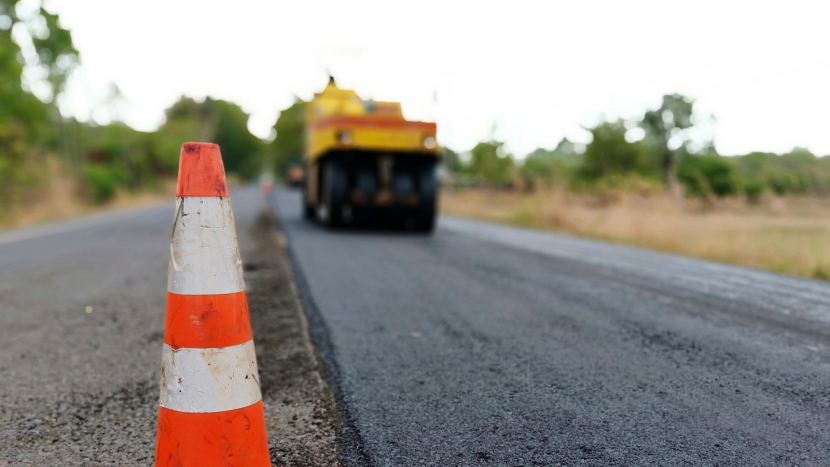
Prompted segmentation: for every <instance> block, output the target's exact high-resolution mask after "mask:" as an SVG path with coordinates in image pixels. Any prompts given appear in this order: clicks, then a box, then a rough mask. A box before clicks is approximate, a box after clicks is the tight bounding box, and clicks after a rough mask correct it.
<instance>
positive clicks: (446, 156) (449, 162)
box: [440, 147, 464, 174]
mask: <svg viewBox="0 0 830 467" xmlns="http://www.w3.org/2000/svg"><path fill="white" fill-rule="evenodd" d="M440 156H441V165H442V166H443V167H444V169H445V170H446V171H447V172H449V173H451V174H457V173H459V172H461V171H463V170H464V162H463V161H462V160H461V156H459V154H458V153H457V152H455V151H453V150H452V149H450V148H448V147H441V153H440Z"/></svg>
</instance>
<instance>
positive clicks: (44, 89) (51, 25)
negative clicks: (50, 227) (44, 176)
mask: <svg viewBox="0 0 830 467" xmlns="http://www.w3.org/2000/svg"><path fill="white" fill-rule="evenodd" d="M17 4H18V1H17V0H0V206H4V207H7V206H9V205H10V204H11V203H10V201H11V200H12V198H14V197H16V196H17V194H18V193H19V191H20V189H21V188H22V187H23V186H25V185H27V184H29V183H31V182H33V180H34V179H35V174H36V171H32V170H29V167H27V166H29V165H31V161H30V159H31V156H32V154H33V153H34V152H36V151H35V148H39V147H41V146H42V143H43V142H44V141H49V140H54V139H53V135H54V131H53V128H54V127H53V126H51V125H49V123H50V120H53V121H55V122H56V123H57V122H59V121H60V114H59V113H58V112H57V107H56V106H55V105H54V104H53V102H54V97H55V96H56V95H57V94H58V93H59V92H60V90H61V89H62V86H63V83H64V82H65V80H66V77H67V76H68V75H69V73H70V72H71V70H72V69H73V68H74V66H75V65H76V64H77V57H78V52H77V50H75V47H74V46H73V44H72V38H71V36H70V34H69V31H68V30H66V29H63V28H61V27H60V25H59V21H58V17H57V15H53V14H51V13H49V12H47V11H46V10H44V9H43V8H42V7H41V6H40V4H39V3H27V4H26V5H25V7H23V8H17ZM12 29H14V30H15V36H14V38H13V37H12ZM18 42H19V43H18ZM24 68H25V69H32V68H36V69H37V70H38V73H37V75H39V76H41V78H40V79H37V80H32V79H29V80H26V81H25V82H24V81H22V76H23V71H24ZM33 75H34V74H33ZM35 95H37V97H35Z"/></svg>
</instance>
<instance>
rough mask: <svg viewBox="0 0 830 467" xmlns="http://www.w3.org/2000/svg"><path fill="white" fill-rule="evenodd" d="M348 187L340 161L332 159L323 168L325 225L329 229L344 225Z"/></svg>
mask: <svg viewBox="0 0 830 467" xmlns="http://www.w3.org/2000/svg"><path fill="white" fill-rule="evenodd" d="M347 191H348V185H347V180H346V170H345V168H344V167H343V164H342V163H341V162H340V161H337V160H334V159H330V160H328V161H326V163H325V165H324V166H323V199H322V204H323V206H324V207H325V215H324V216H323V219H322V220H323V223H324V224H325V225H326V226H327V227H329V228H336V227H340V226H342V225H343V224H344V220H345V219H344V216H343V214H344V210H345V209H344V208H346V195H347Z"/></svg>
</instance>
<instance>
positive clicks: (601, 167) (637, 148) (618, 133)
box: [580, 120, 644, 180]
mask: <svg viewBox="0 0 830 467" xmlns="http://www.w3.org/2000/svg"><path fill="white" fill-rule="evenodd" d="M589 131H590V132H591V136H593V140H592V141H591V143H590V144H589V145H588V147H587V148H586V149H585V162H584V164H583V165H582V167H581V169H580V172H581V174H582V175H583V176H584V177H586V178H588V179H593V180H597V179H600V178H602V177H606V176H608V175H625V174H629V173H632V172H636V171H638V170H639V169H640V168H641V167H642V163H643V159H644V153H643V147H642V145H641V144H640V143H639V142H636V143H631V142H628V141H627V140H626V139H625V134H626V131H627V130H626V128H625V124H624V123H623V122H622V121H620V120H617V121H613V122H603V123H601V124H599V125H597V126H596V127H594V128H591V129H590V130H589Z"/></svg>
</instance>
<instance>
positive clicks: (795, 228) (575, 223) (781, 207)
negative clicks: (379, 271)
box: [441, 189, 830, 280]
mask: <svg viewBox="0 0 830 467" xmlns="http://www.w3.org/2000/svg"><path fill="white" fill-rule="evenodd" d="M441 211H442V212H443V213H446V214H452V215H456V216H461V217H470V218H478V219H485V220H489V221H494V222H501V223H507V224H512V225H517V226H521V227H528V228H533V229H542V230H553V231H557V232H563V233H568V234H573V235H578V236H585V237H591V238H595V239H600V240H605V241H610V242H615V243H623V244H629V245H637V246H641V247H645V248H650V249H655V250H660V251H666V252H671V253H678V254H681V255H686V256H693V257H697V258H705V259H710V260H715V261H721V262H725V263H731V264H737V265H741V266H747V267H752V268H758V269H766V270H769V271H774V272H778V273H783V274H791V275H797V276H803V277H810V278H814V279H821V280H830V200H825V199H820V198H810V197H788V198H777V197H768V198H766V199H764V200H762V201H761V202H760V203H758V204H748V203H746V202H745V201H743V200H740V199H727V200H718V201H709V202H704V201H698V200H688V201H687V202H686V204H685V206H683V207H679V206H677V205H675V203H674V202H673V201H672V199H671V197H670V196H669V195H668V194H663V193H659V194H653V193H651V194H637V193H595V194H578V193H572V192H566V191H539V192H535V193H521V192H511V191H491V190H484V189H463V190H454V189H445V190H444V191H442V193H441Z"/></svg>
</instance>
